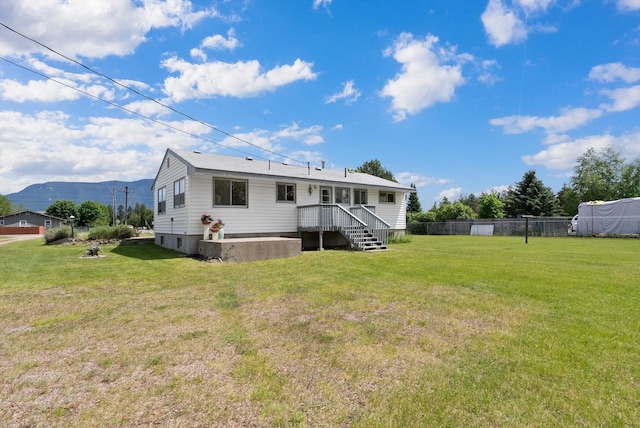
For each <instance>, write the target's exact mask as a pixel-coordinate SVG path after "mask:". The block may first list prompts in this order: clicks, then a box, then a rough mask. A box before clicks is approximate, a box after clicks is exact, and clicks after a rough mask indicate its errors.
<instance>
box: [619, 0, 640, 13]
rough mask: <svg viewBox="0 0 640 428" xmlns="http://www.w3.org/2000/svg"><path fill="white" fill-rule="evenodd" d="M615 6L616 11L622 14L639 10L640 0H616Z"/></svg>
mask: <svg viewBox="0 0 640 428" xmlns="http://www.w3.org/2000/svg"><path fill="white" fill-rule="evenodd" d="M616 5H617V7H618V10H620V11H622V12H632V11H634V10H640V0H617V1H616Z"/></svg>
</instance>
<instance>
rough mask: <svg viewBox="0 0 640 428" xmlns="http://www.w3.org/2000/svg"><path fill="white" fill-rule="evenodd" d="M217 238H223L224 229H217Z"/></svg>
mask: <svg viewBox="0 0 640 428" xmlns="http://www.w3.org/2000/svg"><path fill="white" fill-rule="evenodd" d="M218 239H224V229H220V230H219V231H218Z"/></svg>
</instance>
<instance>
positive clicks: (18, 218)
mask: <svg viewBox="0 0 640 428" xmlns="http://www.w3.org/2000/svg"><path fill="white" fill-rule="evenodd" d="M64 223H65V219H63V218H58V217H54V216H50V215H48V214H44V213H40V212H37V211H30V210H23V211H18V212H15V213H12V214H7V215H4V216H0V234H5V235H17V234H23V233H42V231H43V230H44V229H49V228H51V227H61V226H63V225H64ZM39 228H42V229H39Z"/></svg>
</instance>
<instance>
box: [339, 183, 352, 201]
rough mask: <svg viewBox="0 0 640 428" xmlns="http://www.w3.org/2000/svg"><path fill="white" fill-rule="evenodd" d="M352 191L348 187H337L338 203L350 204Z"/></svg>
mask: <svg viewBox="0 0 640 428" xmlns="http://www.w3.org/2000/svg"><path fill="white" fill-rule="evenodd" d="M350 193H351V189H348V188H346V187H336V204H342V205H349V204H350V199H349V195H350Z"/></svg>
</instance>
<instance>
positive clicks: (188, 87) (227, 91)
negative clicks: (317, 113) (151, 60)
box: [162, 57, 316, 101]
mask: <svg viewBox="0 0 640 428" xmlns="http://www.w3.org/2000/svg"><path fill="white" fill-rule="evenodd" d="M162 66H163V67H164V68H166V69H167V70H169V72H172V73H179V76H178V77H168V78H167V79H165V82H164V91H165V93H166V94H167V95H168V96H170V97H171V98H172V99H174V100H175V101H184V100H187V99H192V98H211V97H215V96H231V97H238V98H245V97H252V96H256V95H259V94H261V93H263V92H271V91H274V90H276V89H277V88H278V87H280V86H284V85H287V84H290V83H293V82H296V81H298V80H305V81H306V80H314V79H315V78H316V74H315V73H314V72H313V70H312V67H313V64H312V63H309V62H305V61H302V60H300V59H296V60H295V61H294V63H293V64H291V65H280V66H276V67H274V68H272V69H271V70H268V71H264V70H262V67H261V66H260V63H259V62H258V61H256V60H253V61H246V62H243V61H240V62H236V63H226V62H219V61H214V62H207V63H204V64H192V63H190V62H187V61H184V60H181V59H178V58H177V57H171V58H168V59H166V60H164V61H163V62H162Z"/></svg>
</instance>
